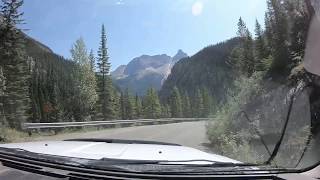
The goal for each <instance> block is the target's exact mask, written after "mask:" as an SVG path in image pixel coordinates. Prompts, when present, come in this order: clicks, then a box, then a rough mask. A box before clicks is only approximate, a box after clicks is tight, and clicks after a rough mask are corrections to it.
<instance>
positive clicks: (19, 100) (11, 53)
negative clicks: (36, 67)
mask: <svg viewBox="0 0 320 180" xmlns="http://www.w3.org/2000/svg"><path fill="white" fill-rule="evenodd" d="M22 4H23V0H2V4H1V7H0V8H1V10H0V14H1V16H2V23H1V25H0V42H1V45H0V66H2V67H3V74H4V76H5V77H6V84H5V85H6V89H5V91H4V94H5V98H4V101H3V103H4V112H5V116H6V119H7V122H8V124H9V125H10V127H12V128H21V123H23V122H25V121H26V120H27V119H28V117H29V114H28V113H27V112H28V110H29V109H30V108H31V106H30V97H29V80H30V71H29V66H28V64H29V62H28V58H27V56H26V53H25V48H24V40H23V37H22V33H21V31H20V30H19V29H17V28H16V27H17V26H18V25H20V24H22V23H23V20H22V15H23V13H21V12H19V8H20V7H21V6H22Z"/></svg>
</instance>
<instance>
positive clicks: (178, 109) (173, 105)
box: [170, 86, 182, 118]
mask: <svg viewBox="0 0 320 180" xmlns="http://www.w3.org/2000/svg"><path fill="white" fill-rule="evenodd" d="M170 109H171V116H172V117H175V118H179V117H182V102H181V95H180V92H179V89H178V88H177V87H176V86H175V87H174V88H173V90H172V93H171V96H170Z"/></svg>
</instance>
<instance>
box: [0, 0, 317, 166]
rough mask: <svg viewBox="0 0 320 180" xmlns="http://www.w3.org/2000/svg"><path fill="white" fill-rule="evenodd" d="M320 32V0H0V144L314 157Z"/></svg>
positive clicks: (95, 152)
mask: <svg viewBox="0 0 320 180" xmlns="http://www.w3.org/2000/svg"><path fill="white" fill-rule="evenodd" d="M319 32H320V3H319V1H317V0H262V1H260V0H259V1H258V0H257V1H255V0H241V1H234V0H223V1H209V0H186V1H180V0H177V1H171V0H170V1H169V0H154V1H149V0H136V1H130V0H106V1H104V0H65V1H56V0H46V1H43V0H28V1H23V0H1V2H0V42H1V43H0V143H1V144H3V145H2V146H1V144H0V147H9V148H15V149H18V150H17V151H19V149H23V151H28V152H35V153H38V154H42V155H54V156H61V157H62V156H63V157H71V158H82V159H83V158H84V159H91V160H92V159H95V160H103V161H108V159H109V160H110V159H112V160H114V159H121V160H125V161H121V162H126V163H127V162H128V161H126V160H133V161H132V162H131V163H137V164H143V163H163V162H167V163H168V162H171V163H173V164H188V163H189V164H190V163H191V164H215V163H216V165H222V164H224V163H225V164H224V165H225V166H234V165H235V164H238V165H239V164H242V165H249V164H250V165H253V164H255V165H263V166H264V167H270V168H275V169H277V168H278V169H280V168H288V169H292V168H294V169H305V168H308V167H311V166H313V165H316V164H317V163H319V162H320V147H319V146H320V133H319V131H320V120H319V113H320V80H319V79H320V71H319V70H320V52H319V49H320V33H319ZM88 138H90V139H88ZM68 139H69V140H68ZM70 139H71V140H70ZM60 140H68V141H60ZM23 142H30V143H27V144H23ZM44 142H45V143H44ZM11 143H15V144H11ZM106 144H107V146H106ZM128 144H129V145H128ZM180 145H181V146H180ZM154 152H155V153H154ZM182 152H183V153H182ZM45 158H46V156H44V157H42V159H45ZM51 158H52V157H50V159H51ZM0 160H1V159H0ZM111 162H115V161H111ZM0 170H1V167H0Z"/></svg>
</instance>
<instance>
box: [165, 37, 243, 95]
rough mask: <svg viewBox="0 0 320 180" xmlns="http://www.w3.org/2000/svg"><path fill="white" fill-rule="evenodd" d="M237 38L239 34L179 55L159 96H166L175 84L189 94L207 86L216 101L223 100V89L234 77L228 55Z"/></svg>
mask: <svg viewBox="0 0 320 180" xmlns="http://www.w3.org/2000/svg"><path fill="white" fill-rule="evenodd" d="M239 42H240V40H239V39H238V38H233V39H230V40H227V41H225V42H222V43H218V44H216V45H211V46H208V47H206V48H204V49H202V50H201V51H199V52H198V53H196V54H195V55H193V56H191V57H186V58H183V59H181V60H180V61H179V62H177V63H176V64H175V65H174V66H173V68H172V70H171V74H170V75H169V76H168V78H167V79H166V81H165V82H164V84H163V86H162V88H161V91H160V97H161V98H162V99H166V98H167V97H168V96H169V95H170V93H171V91H172V89H173V88H174V86H177V87H178V88H179V90H180V91H182V92H188V94H189V95H193V94H195V91H196V89H198V88H207V89H208V90H209V92H212V95H213V97H215V98H216V100H217V101H221V100H224V99H225V97H224V96H225V94H226V93H225V92H226V91H227V90H228V88H229V87H230V86H231V85H232V80H233V78H234V72H233V71H232V69H231V67H230V65H229V64H228V57H229V55H230V53H231V51H232V49H233V48H234V47H235V46H237V45H238V44H239Z"/></svg>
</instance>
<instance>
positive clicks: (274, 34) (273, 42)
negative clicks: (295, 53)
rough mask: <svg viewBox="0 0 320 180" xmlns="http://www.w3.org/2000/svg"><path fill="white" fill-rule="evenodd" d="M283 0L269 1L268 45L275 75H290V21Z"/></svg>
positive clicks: (272, 70)
mask: <svg viewBox="0 0 320 180" xmlns="http://www.w3.org/2000/svg"><path fill="white" fill-rule="evenodd" d="M283 5H284V3H283V2H282V1H281V0H267V9H268V11H267V16H268V17H267V22H266V24H267V31H270V32H268V35H269V36H270V37H268V41H269V43H268V45H269V46H271V47H272V48H271V49H272V51H271V55H272V57H273V61H272V64H271V72H272V73H273V74H275V75H279V74H280V75H281V74H286V73H288V70H289V69H288V67H289V66H290V65H289V64H290V63H291V62H290V56H289V49H288V30H289V29H288V19H287V15H286V10H285V9H284V6H283Z"/></svg>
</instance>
